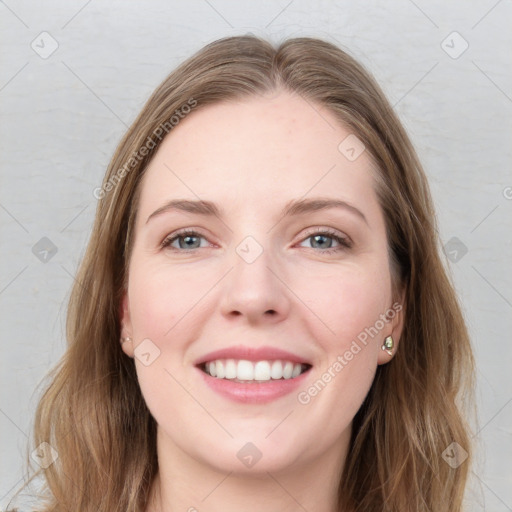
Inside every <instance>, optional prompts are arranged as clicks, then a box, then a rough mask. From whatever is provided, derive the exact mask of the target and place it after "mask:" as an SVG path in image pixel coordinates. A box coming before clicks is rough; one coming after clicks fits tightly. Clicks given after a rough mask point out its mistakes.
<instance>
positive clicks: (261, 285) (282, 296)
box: [220, 251, 290, 325]
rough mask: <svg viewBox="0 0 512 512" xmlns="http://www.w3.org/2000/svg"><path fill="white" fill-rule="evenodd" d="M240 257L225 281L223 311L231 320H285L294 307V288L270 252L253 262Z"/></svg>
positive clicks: (271, 321)
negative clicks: (287, 281)
mask: <svg viewBox="0 0 512 512" xmlns="http://www.w3.org/2000/svg"><path fill="white" fill-rule="evenodd" d="M237 259H238V261H236V260H235V265H234V268H233V270H232V271H231V272H229V274H228V275H227V276H226V279H225V282H224V289H223V291H222V299H221V303H220V304H221V312H222V314H223V315H224V316H226V317H229V318H230V319H231V320H233V319H234V318H235V317H240V320H241V319H242V318H245V321H246V322H248V323H250V324H253V325H255V324H258V323H278V322H281V321H283V320H284V319H285V318H286V317H287V316H288V313H289V309H290V292H289V290H288V288H287V286H286V284H285V281H286V280H285V279H283V277H282V276H280V275H279V274H280V272H279V271H278V270H277V269H276V268H275V267H276V265H275V264H273V263H272V261H271V258H270V257H269V256H268V254H267V252H266V251H264V252H263V253H262V254H261V255H260V256H259V257H258V258H257V259H256V260H255V261H253V262H252V263H247V262H246V261H244V260H243V259H241V258H238V256H237Z"/></svg>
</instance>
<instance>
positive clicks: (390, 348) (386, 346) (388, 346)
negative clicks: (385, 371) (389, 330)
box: [380, 336, 395, 356]
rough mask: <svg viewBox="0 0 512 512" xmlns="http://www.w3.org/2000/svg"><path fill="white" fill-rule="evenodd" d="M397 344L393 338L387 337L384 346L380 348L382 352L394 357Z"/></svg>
mask: <svg viewBox="0 0 512 512" xmlns="http://www.w3.org/2000/svg"><path fill="white" fill-rule="evenodd" d="M394 345H395V342H394V341H393V338H392V336H386V338H385V339H384V344H383V345H382V347H380V348H381V349H382V350H385V351H386V352H387V353H388V354H389V355H390V356H391V355H393V347H394Z"/></svg>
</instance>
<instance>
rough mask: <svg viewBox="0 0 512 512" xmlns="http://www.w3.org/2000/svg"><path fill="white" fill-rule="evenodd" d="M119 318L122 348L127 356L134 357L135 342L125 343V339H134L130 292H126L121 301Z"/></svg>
mask: <svg viewBox="0 0 512 512" xmlns="http://www.w3.org/2000/svg"><path fill="white" fill-rule="evenodd" d="M119 316H120V318H119V320H120V323H121V339H120V340H119V342H120V343H121V348H122V349H123V352H124V353H125V354H126V355H127V356H129V357H133V356H134V352H133V340H132V341H123V339H124V338H132V332H133V330H132V322H131V318H130V301H129V299H128V292H127V291H126V290H125V291H124V293H123V298H122V299H121V311H120V315H119Z"/></svg>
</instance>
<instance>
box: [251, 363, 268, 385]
mask: <svg viewBox="0 0 512 512" xmlns="http://www.w3.org/2000/svg"><path fill="white" fill-rule="evenodd" d="M254 380H270V363H269V362H268V361H258V362H257V363H256V364H255V366H254Z"/></svg>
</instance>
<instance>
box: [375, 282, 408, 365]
mask: <svg viewBox="0 0 512 512" xmlns="http://www.w3.org/2000/svg"><path fill="white" fill-rule="evenodd" d="M386 316H387V318H388V319H389V322H388V323H386V326H385V327H384V329H382V332H381V333H380V337H379V341H378V343H379V355H378V359H377V363H378V364H379V365H380V364H386V363H389V361H391V359H393V357H395V354H396V352H397V350H398V346H399V344H400V337H401V336H402V331H403V328H404V319H405V290H404V291H403V292H402V293H401V295H400V298H399V300H396V301H395V302H393V304H392V306H391V307H390V308H389V309H388V311H387V312H386ZM387 336H391V337H392V338H393V349H392V353H391V354H388V352H387V351H386V350H381V347H382V345H383V344H384V340H385V339H386V337H387Z"/></svg>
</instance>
